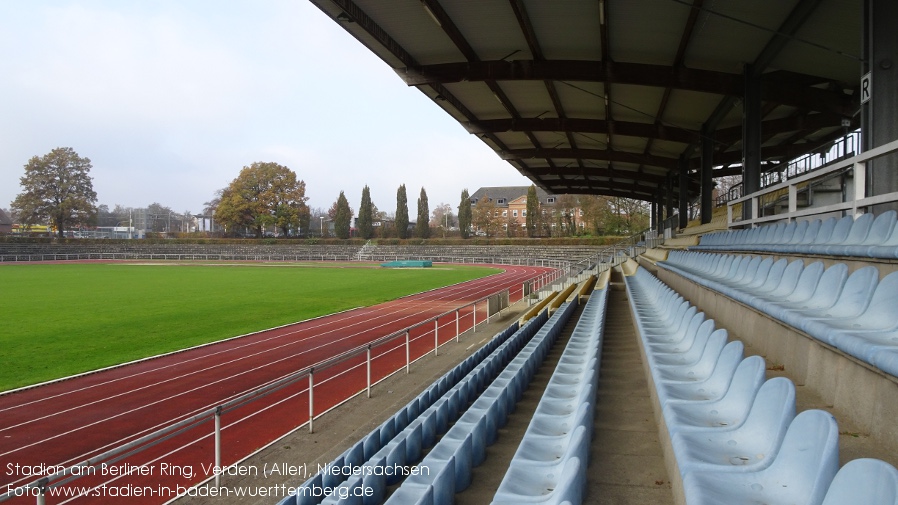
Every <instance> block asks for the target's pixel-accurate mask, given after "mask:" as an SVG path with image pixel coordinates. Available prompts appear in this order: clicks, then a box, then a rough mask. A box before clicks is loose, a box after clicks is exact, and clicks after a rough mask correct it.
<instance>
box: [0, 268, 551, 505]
mask: <svg viewBox="0 0 898 505" xmlns="http://www.w3.org/2000/svg"><path fill="white" fill-rule="evenodd" d="M559 273H560V270H553V271H551V272H547V273H544V274H540V275H539V276H536V277H534V278H532V279H529V280H527V281H525V282H537V283H539V284H540V288H542V287H544V286H548V285H550V283H551V282H553V281H555V280H557V278H558V276H559ZM506 292H507V293H508V296H509V297H510V296H511V289H510V288H505V289H503V290H500V291H497V292H495V293H492V294H490V295H487V296H484V297H481V298H478V299H477V300H474V301H472V302H471V303H468V304H465V305H463V306H460V307H457V308H455V309H452V310H448V311H446V312H443V313H441V314H439V315H437V316H433V317H431V318H429V319H427V320H425V321H421V322H418V323H416V324H414V325H411V326H408V327H406V328H404V329H401V330H397V331H394V332H393V333H390V334H388V335H385V336H383V337H379V338H377V339H375V340H372V341H371V342H368V343H366V344H363V345H361V346H358V347H356V348H353V349H350V350H348V351H345V352H343V353H341V354H338V355H336V356H332V357H330V358H328V359H325V360H322V361H320V362H317V363H315V364H313V365H310V366H307V367H305V368H303V369H300V370H298V371H296V372H293V373H291V374H288V375H285V376H283V377H281V378H280V379H277V380H275V381H272V382H269V383H268V384H266V385H264V386H260V387H258V388H256V389H253V390H252V391H249V392H247V393H244V394H242V395H240V396H238V397H236V398H233V399H231V400H228V401H226V402H223V403H221V404H220V405H217V406H215V407H211V408H208V409H205V410H203V411H201V412H199V413H196V414H194V415H192V416H190V417H188V418H185V419H182V420H180V421H177V422H175V423H173V424H170V425H168V426H165V427H163V428H160V429H158V430H156V431H154V432H152V433H149V434H147V435H144V436H143V437H140V438H138V439H136V440H132V441H130V442H128V443H126V444H123V445H121V446H118V447H116V448H113V449H110V450H108V451H106V452H103V453H101V454H99V455H95V456H93V457H91V458H88V459H86V460H84V461H81V462H78V463H75V464H72V465H69V466H67V467H65V468H64V469H63V470H61V471H57V472H55V473H53V474H51V475H48V476H45V477H41V478H39V479H35V480H34V481H32V482H29V483H27V484H24V485H21V486H17V487H15V488H12V489H10V490H9V491H7V492H6V493H4V494H0V502H4V501H6V500H9V499H10V498H13V497H18V496H37V499H38V503H40V502H41V498H43V496H44V492H45V491H46V489H47V488H48V487H50V486H51V485H55V486H61V485H64V484H68V483H69V482H72V481H74V480H75V479H77V478H79V477H81V476H83V475H88V473H86V472H76V469H78V468H82V467H88V466H91V467H93V466H97V465H99V464H101V463H104V462H105V463H108V462H115V461H119V460H121V459H123V458H125V457H128V456H132V455H134V454H136V453H138V452H140V451H142V450H143V449H146V448H149V447H152V446H153V445H155V444H157V443H159V442H162V441H164V440H166V439H168V438H169V437H171V436H173V435H174V434H178V433H180V432H181V430H185V431H186V430H188V429H192V428H195V427H197V426H199V425H201V424H204V423H205V422H207V421H210V420H213V419H216V418H218V417H220V416H221V415H222V414H224V413H227V412H230V411H232V410H234V409H236V408H238V407H241V406H244V405H246V404H249V403H251V402H253V401H256V400H258V399H260V398H263V397H265V396H267V395H268V394H270V393H273V392H276V391H279V390H281V389H283V388H285V387H287V386H290V385H293V384H296V383H297V382H299V381H301V380H303V379H306V378H308V377H310V376H311V375H312V374H314V373H315V371H321V370H322V369H328V368H330V367H332V366H335V365H337V364H340V363H343V362H345V361H347V360H349V359H351V358H353V357H356V356H359V355H361V354H368V359H369V360H370V353H368V351H369V350H370V349H371V347H376V346H378V345H380V344H384V343H387V342H390V341H392V340H396V339H398V338H399V337H401V336H404V335H406V334H408V333H409V332H411V331H412V330H415V329H418V328H421V327H424V326H425V325H434V323H435V322H437V324H438V321H439V319H440V318H444V317H446V316H449V315H451V314H456V317H458V314H459V311H460V310H462V309H466V308H468V307H473V316H474V319H473V321H472V327H471V329H473V330H475V331H476V327H477V323H478V321H477V318H476V317H477V304H480V303H482V302H484V301H487V300H489V298H491V297H493V296H496V295H497V294H502V293H506ZM523 297H524V289H523V284H522V287H521V299H523ZM490 316H491V315H490V314H489V312H488V310H487V315H486V316H485V317H484V319H483V321H482V322H488V321H489V318H490ZM456 327H457V326H456ZM465 331H467V330H465ZM428 333H429V332H425V333H424V335H421V336H419V337H416V338H422V337H423V336H426V335H427V334H428ZM457 338H458V334H457V335H456V339H457ZM449 340H451V339H448V340H446V342H444V343H443V345H445V343H447V342H448V341H449ZM409 344H410V341H409V340H408V339H406V344H405V345H409ZM435 346H437V347H438V346H439V343H438V342H437V341H436V338H435ZM426 355H427V353H425V354H424V355H422V356H420V357H418V358H416V359H415V361H417V360H418V359H420V358H421V357H423V356H426ZM406 356H407V362H406V363H405V364H404V365H402V366H400V367H398V368H397V369H396V370H394V371H393V372H391V374H392V373H395V372H396V371H399V370H401V369H402V368H403V367H405V368H407V367H408V366H409V364H410V361H409V359H410V358H409V355H408V352H407V354H406ZM391 374H388V375H387V376H389V375H391ZM381 380H383V379H381ZM371 385H372V384H371V383H370V376H369V384H368V388H369V390H370V387H371ZM356 394H358V393H355V394H351V395H350V396H349V397H347V398H344V399H342V401H339V402H338V403H337V404H338V405H339V404H341V403H344V402H346V401H348V400H349V399H350V398H352V397H353V396H355V395H356ZM310 412H311V413H312V416H310V419H309V421H307V423H308V424H309V427H310V431H311V427H312V421H313V420H314V418H315V415H314V406H313V405H312V404H311V402H310ZM323 414H324V413H321V414H319V416H320V415H323ZM305 424H306V423H302V424H300V425H299V426H298V427H297V428H295V429H299V428H301V427H302V426H304V425H305ZM219 430H220V424H219V423H216V433H218V432H219ZM218 439H219V437H218V436H216V440H218ZM219 453H220V447H219V446H216V460H218V454H219ZM227 466H230V465H227ZM215 477H218V475H216V476H215ZM212 478H213V477H210V478H209V479H206V480H205V481H203V482H207V481H208V480H210V479H212ZM200 484H201V483H200ZM200 484H197V485H200ZM32 489H36V490H38V492H37V493H35V492H32V491H29V490H32Z"/></svg>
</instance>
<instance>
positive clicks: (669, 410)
mask: <svg viewBox="0 0 898 505" xmlns="http://www.w3.org/2000/svg"><path fill="white" fill-rule="evenodd" d="M759 372H760V373H759ZM763 383H764V370H760V371H759V370H757V369H756V368H754V367H743V368H738V369H736V375H733V380H732V381H731V382H730V386H729V388H727V392H726V393H725V394H724V395H723V397H721V398H720V399H718V400H708V401H675V400H671V401H668V402H667V404H665V405H664V408H663V413H664V419H665V420H666V421H667V429H668V431H669V432H670V433H671V434H673V433H676V432H680V431H695V430H698V429H705V428H722V427H735V426H739V425H741V424H742V423H743V422H744V421H745V419H746V417H747V416H748V411H749V410H750V409H751V405H752V403H753V402H754V399H755V396H756V395H757V393H758V390H759V389H760V388H761V384H763Z"/></svg>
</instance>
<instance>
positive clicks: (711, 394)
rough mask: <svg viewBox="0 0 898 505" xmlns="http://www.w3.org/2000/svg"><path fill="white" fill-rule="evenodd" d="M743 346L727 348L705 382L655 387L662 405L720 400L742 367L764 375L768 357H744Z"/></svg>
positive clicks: (663, 384)
mask: <svg viewBox="0 0 898 505" xmlns="http://www.w3.org/2000/svg"><path fill="white" fill-rule="evenodd" d="M743 350H744V347H743V344H742V342H741V341H738V340H736V341H733V342H730V343H728V344H727V345H726V347H724V348H723V351H722V352H721V353H720V357H719V358H718V360H717V365H716V366H715V367H714V371H713V372H711V375H710V376H709V377H708V378H707V379H705V380H702V381H679V382H677V381H666V382H659V383H658V384H656V385H655V387H656V389H657V393H658V399H659V403H660V404H661V406H662V407H663V406H664V405H666V404H667V402H668V401H671V400H689V401H702V400H718V399H720V398H722V397H723V395H724V394H726V392H727V389H729V388H730V382H732V380H733V376H734V375H735V374H736V373H745V372H739V369H740V368H746V367H748V368H755V369H757V370H758V372H756V373H760V375H761V376H763V375H764V368H765V366H766V365H765V363H764V358H761V357H760V356H749V357H747V358H745V359H743V358H742V354H743Z"/></svg>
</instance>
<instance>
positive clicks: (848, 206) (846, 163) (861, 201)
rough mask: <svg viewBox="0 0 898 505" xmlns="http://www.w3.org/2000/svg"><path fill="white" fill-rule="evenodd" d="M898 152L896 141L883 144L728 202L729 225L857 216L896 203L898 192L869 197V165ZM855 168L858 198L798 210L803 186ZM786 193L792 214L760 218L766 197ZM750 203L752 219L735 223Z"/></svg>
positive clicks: (855, 191) (856, 196) (855, 194)
mask: <svg viewBox="0 0 898 505" xmlns="http://www.w3.org/2000/svg"><path fill="white" fill-rule="evenodd" d="M896 151H898V140H894V141H892V142H889V143H887V144H883V145H881V146H879V147H876V148H873V149H871V150H869V151H866V152H864V153H861V154H859V155H857V156H852V157H851V158H848V159H845V160H842V161H838V162H835V163H833V164H832V165H829V166H828V167H825V168H821V169H819V170H815V171H813V172H809V173H806V174H804V175H801V176H798V177H795V178H794V179H789V180H787V181H785V182H781V183H779V184H774V185H772V186H768V187H766V188H764V189H762V190H760V191H756V192H754V193H751V194H749V195H745V196H742V197H740V198H737V199H734V200H731V201H729V202H727V225H728V226H730V227H732V226H744V225H754V224H759V223H764V222H768V221H781V220H783V219H786V220H789V221H791V220H792V219H794V218H796V217H802V216H808V215H814V214H824V213H827V212H836V211H844V210H850V211H852V212H853V213H857V209H858V208H860V207H868V206H871V205H878V204H880V203H887V202H895V201H898V192H892V193H887V194H883V195H876V196H870V197H868V196H866V194H865V193H866V162H867V161H869V160H872V159H875V158H878V157H880V156H884V155H887V154H891V153H894V152H896ZM848 168H851V169H853V170H854V195H852V196H853V198H851V199H850V200H847V201H845V202H842V203H837V204H832V205H825V206H821V207H812V208H808V209H803V210H800V211H799V210H798V209H797V193H798V188H797V186H798V185H799V184H802V183H804V182H807V181H810V180H813V179H817V178H819V177H823V176H826V175H829V174H832V173H834V172H837V171H840V170H845V169H848ZM783 189H786V190H788V192H789V212H787V213H785V214H778V215H773V216H765V217H759V216H758V203H759V200H760V198H761V197H762V196H764V195H767V194H769V193H773V192H775V191H780V190H783ZM746 201H750V202H751V203H752V206H751V207H752V217H751V219H743V220H740V221H735V222H734V221H733V206H734V205H736V204H738V203H742V202H746Z"/></svg>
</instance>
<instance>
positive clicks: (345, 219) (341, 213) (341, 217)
mask: <svg viewBox="0 0 898 505" xmlns="http://www.w3.org/2000/svg"><path fill="white" fill-rule="evenodd" d="M333 208H334V209H335V212H334V215H333V219H334V234H336V235H337V238H349V229H350V224H351V222H352V209H351V208H349V201H348V200H346V195H344V194H343V192H342V191H340V196H339V197H337V201H336V203H334V207H333Z"/></svg>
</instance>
